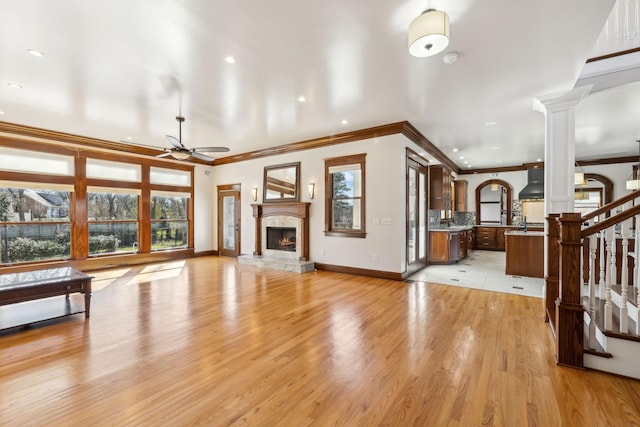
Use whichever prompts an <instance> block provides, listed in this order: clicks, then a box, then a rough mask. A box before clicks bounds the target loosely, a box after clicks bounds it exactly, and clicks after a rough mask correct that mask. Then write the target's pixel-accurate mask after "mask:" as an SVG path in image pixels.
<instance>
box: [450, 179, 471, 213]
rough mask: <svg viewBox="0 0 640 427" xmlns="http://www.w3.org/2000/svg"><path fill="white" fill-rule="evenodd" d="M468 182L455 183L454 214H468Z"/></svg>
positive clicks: (457, 181)
mask: <svg viewBox="0 0 640 427" xmlns="http://www.w3.org/2000/svg"><path fill="white" fill-rule="evenodd" d="M467 187H468V184H467V181H466V180H463V179H462V180H455V181H453V211H454V212H466V211H467Z"/></svg>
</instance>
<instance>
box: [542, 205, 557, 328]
mask: <svg viewBox="0 0 640 427" xmlns="http://www.w3.org/2000/svg"><path fill="white" fill-rule="evenodd" d="M559 217H560V214H549V216H548V217H547V268H546V269H545V272H546V275H545V277H544V280H545V284H546V286H545V288H546V292H545V295H544V321H545V322H549V323H550V324H551V329H552V330H553V335H554V336H555V335H556V325H555V322H556V300H557V299H558V298H559V297H560V294H559V292H558V282H559V277H560V247H559V246H558V241H559V240H560V223H559V222H558V218H559Z"/></svg>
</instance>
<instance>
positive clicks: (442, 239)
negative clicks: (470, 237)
mask: <svg viewBox="0 0 640 427" xmlns="http://www.w3.org/2000/svg"><path fill="white" fill-rule="evenodd" d="M449 238H450V236H449V233H448V232H446V231H430V232H429V262H431V263H434V264H436V263H441V264H442V263H445V264H448V263H449Z"/></svg>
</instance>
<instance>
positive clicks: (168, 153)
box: [156, 116, 229, 162]
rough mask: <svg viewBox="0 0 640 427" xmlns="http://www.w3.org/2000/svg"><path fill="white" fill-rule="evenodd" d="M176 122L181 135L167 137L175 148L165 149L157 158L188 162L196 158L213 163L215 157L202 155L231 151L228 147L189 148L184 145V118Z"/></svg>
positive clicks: (178, 118) (180, 117) (179, 118)
mask: <svg viewBox="0 0 640 427" xmlns="http://www.w3.org/2000/svg"><path fill="white" fill-rule="evenodd" d="M176 120H177V121H178V123H179V124H180V125H179V126H180V130H179V131H180V134H179V135H178V138H176V137H175V136H171V135H166V137H167V140H168V141H169V143H170V144H171V145H172V146H173V147H171V148H165V149H164V151H165V152H164V153H162V154H159V155H157V156H156V157H173V158H174V159H178V160H186V159H188V158H189V157H194V158H196V159H200V160H204V161H205V162H212V161H213V160H214V158H213V157H209V156H207V155H206V154H202V153H223V152H226V151H229V149H228V148H227V147H195V148H187V147H185V146H184V144H183V143H182V123H183V122H184V117H182V116H177V117H176Z"/></svg>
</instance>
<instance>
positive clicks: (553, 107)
mask: <svg viewBox="0 0 640 427" xmlns="http://www.w3.org/2000/svg"><path fill="white" fill-rule="evenodd" d="M592 87H593V85H588V86H580V87H577V88H574V89H571V90H569V91H566V92H557V93H551V94H548V95H540V96H536V97H535V98H533V109H534V110H535V111H539V112H541V113H542V114H545V113H546V112H547V111H562V110H568V109H569V108H572V107H575V106H576V105H578V104H579V103H580V101H582V99H583V98H584V97H585V96H587V95H588V94H589V92H590V91H591V88H592Z"/></svg>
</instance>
